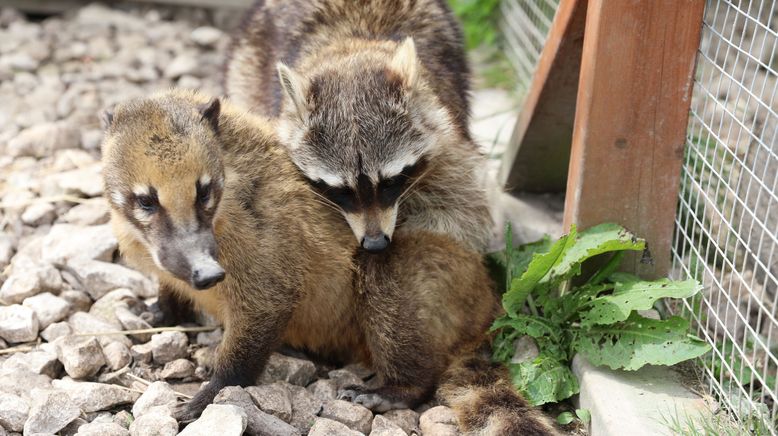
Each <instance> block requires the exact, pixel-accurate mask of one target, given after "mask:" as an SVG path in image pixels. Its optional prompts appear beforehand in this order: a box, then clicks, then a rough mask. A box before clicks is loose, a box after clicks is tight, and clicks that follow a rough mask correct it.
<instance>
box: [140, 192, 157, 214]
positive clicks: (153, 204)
mask: <svg viewBox="0 0 778 436" xmlns="http://www.w3.org/2000/svg"><path fill="white" fill-rule="evenodd" d="M135 201H137V203H138V207H140V208H141V209H143V210H144V211H145V212H148V213H154V212H156V211H157V208H158V207H159V200H157V196H156V195H138V196H137V197H136V199H135Z"/></svg>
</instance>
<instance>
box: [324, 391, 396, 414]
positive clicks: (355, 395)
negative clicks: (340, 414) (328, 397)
mask: <svg viewBox="0 0 778 436" xmlns="http://www.w3.org/2000/svg"><path fill="white" fill-rule="evenodd" d="M338 399H339V400H345V401H350V402H352V403H355V404H359V405H361V406H365V407H366V408H368V409H370V410H372V411H374V412H379V413H382V412H388V411H390V410H393V409H403V408H407V405H406V404H405V403H404V402H402V401H398V402H394V401H391V400H389V399H387V398H385V397H384V396H383V395H381V394H379V393H378V392H375V390H370V389H366V388H364V387H362V386H347V387H345V388H344V389H341V390H340V391H339V392H338Z"/></svg>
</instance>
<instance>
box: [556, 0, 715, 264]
mask: <svg viewBox="0 0 778 436" xmlns="http://www.w3.org/2000/svg"><path fill="white" fill-rule="evenodd" d="M703 8H704V0H613V1H608V0H590V1H589V6H588V11H587V16H586V35H585V38H584V44H583V60H582V63H581V77H580V81H579V89H578V98H577V106H576V114H575V126H574V128H573V145H572V152H571V157H570V169H569V175H568V181H567V197H566V203H565V216H564V225H565V228H567V227H568V226H569V225H570V224H572V223H576V224H577V225H578V226H579V228H586V227H589V226H592V225H595V224H598V223H601V222H607V221H610V222H616V223H620V224H622V225H624V226H626V227H627V228H629V229H630V230H632V231H634V232H635V233H637V234H638V235H639V236H641V237H644V238H646V240H647V241H648V244H649V249H650V251H651V254H652V256H653V264H645V263H641V262H640V256H632V257H629V258H625V259H626V260H625V263H624V265H625V269H626V270H628V271H632V272H636V273H638V274H641V275H645V276H647V277H657V276H664V275H666V274H667V271H668V268H669V265H670V243H671V238H672V233H673V222H674V217H675V210H676V202H677V199H678V188H679V177H680V169H681V161H682V158H683V153H684V143H685V136H686V126H687V119H688V111H689V104H690V99H691V89H692V78H693V77H692V76H693V72H694V65H695V57H696V56H695V54H696V51H697V48H698V46H699V41H700V30H701V26H702V13H703Z"/></svg>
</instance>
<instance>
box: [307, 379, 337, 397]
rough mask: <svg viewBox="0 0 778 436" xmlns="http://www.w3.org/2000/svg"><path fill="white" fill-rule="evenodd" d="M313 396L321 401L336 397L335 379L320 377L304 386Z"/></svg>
mask: <svg viewBox="0 0 778 436" xmlns="http://www.w3.org/2000/svg"><path fill="white" fill-rule="evenodd" d="M306 389H308V391H309V392H310V393H311V394H313V396H314V397H315V398H316V399H317V400H319V401H321V402H322V403H323V402H325V401H329V400H334V399H336V398H338V385H337V383H335V380H330V379H321V380H316V381H315V382H313V383H311V384H309V385H308V387H307V388H306Z"/></svg>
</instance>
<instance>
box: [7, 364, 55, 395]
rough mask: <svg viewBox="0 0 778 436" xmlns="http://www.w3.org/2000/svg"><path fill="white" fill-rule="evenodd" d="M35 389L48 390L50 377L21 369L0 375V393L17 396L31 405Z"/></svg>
mask: <svg viewBox="0 0 778 436" xmlns="http://www.w3.org/2000/svg"><path fill="white" fill-rule="evenodd" d="M36 389H38V390H50V389H51V377H49V376H47V375H43V374H36V373H34V372H32V371H30V370H27V369H21V368H17V369H16V370H15V371H10V372H5V371H3V373H1V374H0V392H5V393H7V394H14V395H17V396H19V397H22V398H24V399H25V400H27V401H28V402H30V403H31V400H32V399H33V398H32V396H31V395H32V392H36Z"/></svg>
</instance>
